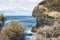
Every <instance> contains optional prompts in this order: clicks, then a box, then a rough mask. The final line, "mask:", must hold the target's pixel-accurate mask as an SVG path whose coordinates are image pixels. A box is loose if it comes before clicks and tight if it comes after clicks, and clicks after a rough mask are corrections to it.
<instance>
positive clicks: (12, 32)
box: [1, 21, 25, 40]
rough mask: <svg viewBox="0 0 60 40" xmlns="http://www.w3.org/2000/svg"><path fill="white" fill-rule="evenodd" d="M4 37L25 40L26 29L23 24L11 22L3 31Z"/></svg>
mask: <svg viewBox="0 0 60 40" xmlns="http://www.w3.org/2000/svg"><path fill="white" fill-rule="evenodd" d="M1 34H2V35H5V36H8V38H9V39H10V40H24V37H25V35H24V28H23V26H22V25H21V24H19V23H18V22H15V21H11V22H10V24H9V25H8V26H7V27H6V28H4V29H2V31H1Z"/></svg>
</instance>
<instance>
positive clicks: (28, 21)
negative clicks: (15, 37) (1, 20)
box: [4, 16, 36, 40]
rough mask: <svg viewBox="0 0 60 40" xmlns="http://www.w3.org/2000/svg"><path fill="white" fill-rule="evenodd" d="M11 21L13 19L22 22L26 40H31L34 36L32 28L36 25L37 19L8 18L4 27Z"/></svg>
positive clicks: (28, 17)
mask: <svg viewBox="0 0 60 40" xmlns="http://www.w3.org/2000/svg"><path fill="white" fill-rule="evenodd" d="M10 19H13V20H14V21H17V22H20V23H21V24H23V25H24V27H25V32H26V40H29V39H30V37H31V35H32V32H31V28H32V27H33V26H34V25H35V24H36V20H35V18H34V17H32V16H6V22H5V25H4V27H5V26H7V24H9V22H10Z"/></svg>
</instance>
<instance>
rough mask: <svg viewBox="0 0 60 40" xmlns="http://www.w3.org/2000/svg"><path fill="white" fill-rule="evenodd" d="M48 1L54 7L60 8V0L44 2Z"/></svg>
mask: <svg viewBox="0 0 60 40" xmlns="http://www.w3.org/2000/svg"><path fill="white" fill-rule="evenodd" d="M44 1H47V2H48V3H49V4H50V6H52V7H60V0H44Z"/></svg>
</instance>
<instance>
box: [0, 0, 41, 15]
mask: <svg viewBox="0 0 60 40" xmlns="http://www.w3.org/2000/svg"><path fill="white" fill-rule="evenodd" d="M40 1H42V0H0V12H3V13H4V14H5V15H15V14H16V15H17V14H19V15H31V14H32V10H33V8H34V6H36V5H37V4H38V3H39V2H40ZM8 11H9V12H8ZM12 11H13V12H12ZM11 13H12V14H11ZM14 13H15V14H14ZM21 13H23V14H21ZM28 13H29V14H28Z"/></svg>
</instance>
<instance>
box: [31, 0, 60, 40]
mask: <svg viewBox="0 0 60 40" xmlns="http://www.w3.org/2000/svg"><path fill="white" fill-rule="evenodd" d="M32 16H33V17H35V18H36V25H35V26H33V27H32V30H31V31H32V32H34V33H37V35H42V36H43V38H44V39H43V40H57V39H58V40H59V37H58V36H60V0H43V1H42V2H40V3H39V4H38V5H37V6H36V7H35V8H34V9H33V12H32ZM37 38H41V37H39V36H36V40H40V39H37Z"/></svg>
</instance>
